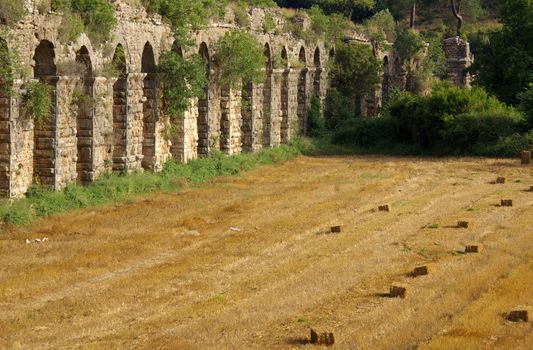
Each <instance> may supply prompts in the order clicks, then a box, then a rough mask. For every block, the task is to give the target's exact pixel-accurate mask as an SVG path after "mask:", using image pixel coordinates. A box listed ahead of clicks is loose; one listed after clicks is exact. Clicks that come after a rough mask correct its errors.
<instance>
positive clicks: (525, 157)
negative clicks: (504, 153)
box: [522, 151, 531, 165]
mask: <svg viewBox="0 0 533 350" xmlns="http://www.w3.org/2000/svg"><path fill="white" fill-rule="evenodd" d="M530 163H531V152H530V151H522V164H523V165H527V164H530Z"/></svg>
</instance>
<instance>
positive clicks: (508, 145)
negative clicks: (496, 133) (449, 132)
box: [472, 131, 533, 157]
mask: <svg viewBox="0 0 533 350" xmlns="http://www.w3.org/2000/svg"><path fill="white" fill-rule="evenodd" d="M523 150H529V151H531V152H533V131H529V132H528V133H525V134H519V133H515V134H512V135H508V136H502V137H500V138H499V140H498V141H497V142H496V143H493V144H485V143H483V144H477V145H475V146H474V147H473V151H472V153H473V154H475V155H479V156H500V157H517V155H519V154H520V152H522V151H523Z"/></svg>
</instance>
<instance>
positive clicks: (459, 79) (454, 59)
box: [444, 37, 474, 87]
mask: <svg viewBox="0 0 533 350" xmlns="http://www.w3.org/2000/svg"><path fill="white" fill-rule="evenodd" d="M444 52H445V54H446V68H447V69H446V73H447V75H448V79H449V80H450V81H452V82H453V83H454V84H455V85H457V86H461V87H470V86H471V83H472V78H471V76H470V74H469V73H467V72H465V69H467V68H468V67H470V66H471V65H472V63H474V56H473V55H472V52H471V51H470V44H469V43H468V42H466V41H464V40H463V39H461V38H459V37H454V38H448V39H446V40H444Z"/></svg>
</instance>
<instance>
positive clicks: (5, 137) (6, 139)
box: [0, 38, 12, 197]
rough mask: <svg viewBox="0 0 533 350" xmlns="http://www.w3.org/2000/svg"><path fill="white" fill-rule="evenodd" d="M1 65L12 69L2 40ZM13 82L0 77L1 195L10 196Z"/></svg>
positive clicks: (0, 46) (6, 48) (7, 48)
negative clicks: (11, 93) (10, 120)
mask: <svg viewBox="0 0 533 350" xmlns="http://www.w3.org/2000/svg"><path fill="white" fill-rule="evenodd" d="M0 51H1V52H2V55H0V65H1V66H2V68H4V69H10V68H11V67H10V66H11V63H10V62H9V60H8V59H7V58H8V54H9V47H8V45H7V42H6V41H5V40H4V39H3V38H0ZM11 85H12V82H11V81H10V79H9V78H8V77H1V76H0V149H1V152H0V195H1V196H3V197H4V196H6V197H7V196H9V195H10V174H9V173H10V152H11V149H10V148H11V142H10V139H11V132H10V123H9V117H10V112H9V110H10V104H11V98H10V96H9V93H8V92H9V90H10V89H11Z"/></svg>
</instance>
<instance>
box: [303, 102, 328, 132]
mask: <svg viewBox="0 0 533 350" xmlns="http://www.w3.org/2000/svg"><path fill="white" fill-rule="evenodd" d="M321 109H322V108H321V105H320V98H318V96H317V95H313V96H312V97H311V105H310V106H309V111H308V112H307V134H308V136H310V137H318V136H321V135H323V134H324V132H325V130H326V124H325V121H324V118H322V111H321Z"/></svg>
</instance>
